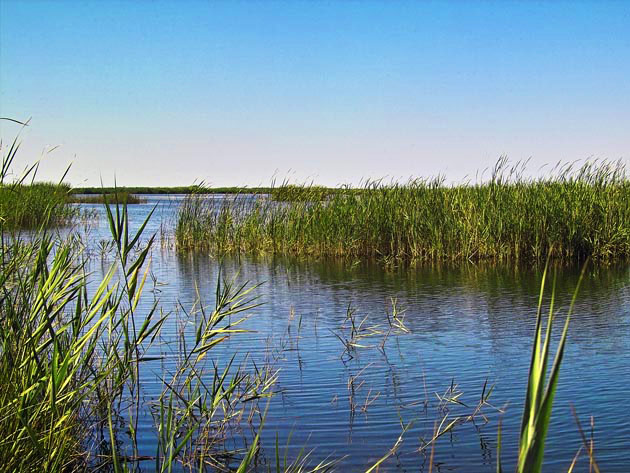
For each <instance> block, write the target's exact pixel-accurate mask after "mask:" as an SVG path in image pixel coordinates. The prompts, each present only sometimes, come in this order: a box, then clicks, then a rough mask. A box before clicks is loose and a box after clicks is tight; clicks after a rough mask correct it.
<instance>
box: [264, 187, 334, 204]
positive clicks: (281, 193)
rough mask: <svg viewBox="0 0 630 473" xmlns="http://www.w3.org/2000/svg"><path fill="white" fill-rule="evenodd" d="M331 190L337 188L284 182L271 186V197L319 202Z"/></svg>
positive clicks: (283, 199) (327, 195)
mask: <svg viewBox="0 0 630 473" xmlns="http://www.w3.org/2000/svg"><path fill="white" fill-rule="evenodd" d="M333 192H337V190H336V189H329V188H327V187H322V186H312V185H305V186H297V185H292V184H285V185H282V186H279V187H274V188H272V189H271V198H272V200H275V201H278V202H321V201H323V200H326V199H327V198H328V197H329V196H330V195H331V194H332V193H333Z"/></svg>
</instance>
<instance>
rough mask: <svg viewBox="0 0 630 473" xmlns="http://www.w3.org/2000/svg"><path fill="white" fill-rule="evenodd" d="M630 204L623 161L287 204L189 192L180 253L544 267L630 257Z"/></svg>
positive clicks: (372, 186) (497, 173) (373, 188)
mask: <svg viewBox="0 0 630 473" xmlns="http://www.w3.org/2000/svg"><path fill="white" fill-rule="evenodd" d="M276 192H280V191H279V190H278V191H276ZM289 192H290V193H291V194H292V195H296V194H298V192H296V191H295V190H294V189H291V190H290V191H289ZM309 192H310V191H309V188H308V187H306V188H304V189H303V193H304V194H303V195H309ZM629 201H630V181H629V180H628V179H627V176H626V172H625V169H624V168H623V166H622V165H621V164H620V163H607V162H602V163H598V164H592V163H590V164H586V165H584V166H583V167H581V168H579V169H573V168H571V167H570V166H567V167H565V168H563V169H560V170H559V171H558V172H556V173H553V174H552V175H551V176H549V177H545V178H539V179H526V178H523V177H522V174H521V170H520V168H516V167H515V168H509V167H508V166H507V163H506V162H505V161H504V160H502V161H500V162H499V163H498V164H497V166H496V168H495V169H494V172H493V175H492V177H491V179H490V180H489V181H488V182H484V183H479V184H462V185H454V186H451V185H447V184H445V183H444V180H443V179H414V180H410V181H409V182H407V183H406V184H384V183H383V182H381V181H377V182H369V183H366V184H365V185H364V186H363V187H362V188H361V189H351V190H346V189H339V190H338V191H337V192H333V193H332V194H330V195H329V196H328V198H327V199H326V200H319V199H307V200H303V199H291V200H290V201H289V202H275V201H273V200H272V199H268V198H265V197H264V196H260V197H258V198H252V197H251V196H238V195H237V196H235V197H233V198H230V199H224V200H216V199H215V200H210V199H205V198H204V197H203V195H201V194H196V195H195V194H193V195H191V196H189V197H188V198H187V199H186V201H185V202H184V204H183V205H182V207H181V208H180V211H179V215H178V220H177V226H176V241H177V244H178V246H179V247H180V248H182V249H192V248H194V249H203V250H208V251H215V252H244V253H247V252H251V253H277V254H289V255H298V256H315V257H347V258H352V259H355V260H356V259H370V258H378V259H382V260H385V261H387V262H396V261H399V262H461V261H481V260H488V261H493V262H517V263H518V262H523V263H531V262H537V263H542V262H544V259H545V257H546V255H547V253H548V251H549V249H550V248H551V247H552V246H553V247H554V258H555V259H557V260H559V261H563V262H575V261H582V260H584V259H585V258H587V257H592V259H594V260H596V261H600V262H609V261H613V260H619V259H627V258H628V257H630V206H629V205H628V202H629Z"/></svg>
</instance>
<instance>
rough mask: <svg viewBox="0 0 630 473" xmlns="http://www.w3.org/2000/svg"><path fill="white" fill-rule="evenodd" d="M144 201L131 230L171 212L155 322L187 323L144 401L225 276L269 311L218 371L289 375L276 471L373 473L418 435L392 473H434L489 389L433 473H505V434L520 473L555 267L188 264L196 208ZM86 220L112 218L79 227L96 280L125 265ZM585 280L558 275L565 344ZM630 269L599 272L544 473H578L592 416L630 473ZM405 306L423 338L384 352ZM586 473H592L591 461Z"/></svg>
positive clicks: (578, 325)
mask: <svg viewBox="0 0 630 473" xmlns="http://www.w3.org/2000/svg"><path fill="white" fill-rule="evenodd" d="M142 197H143V198H144V199H146V200H145V203H143V204H140V205H130V206H129V213H130V217H131V222H132V225H133V226H134V227H136V228H137V227H138V226H139V225H140V224H141V222H142V221H143V219H144V218H145V217H146V215H148V213H149V211H150V210H151V209H152V208H153V206H154V205H156V204H157V208H156V211H155V214H154V216H153V218H152V220H151V222H150V224H149V225H148V227H147V230H146V231H145V234H146V235H150V234H153V233H156V234H157V235H158V237H157V240H156V244H155V247H154V249H153V251H152V261H151V268H152V275H151V280H152V281H153V283H154V284H153V285H152V288H149V289H147V291H146V292H147V293H146V294H145V297H144V299H143V302H142V303H141V304H144V306H143V307H144V309H145V310H148V307H149V306H150V305H151V304H152V303H153V301H154V299H155V298H157V299H159V303H160V306H161V307H162V308H163V309H164V310H165V311H172V312H173V317H171V318H169V319H168V320H167V322H166V323H165V325H164V326H163V328H162V332H161V337H160V344H159V345H156V347H155V348H154V350H155V351H156V354H159V355H160V356H162V357H163V359H162V360H161V361H159V362H151V363H147V364H146V365H144V366H143V368H142V372H141V378H142V382H143V395H144V397H145V398H146V399H150V398H151V397H152V396H154V395H156V394H157V393H158V389H161V382H159V379H158V376H159V375H161V374H162V373H164V371H165V370H166V371H168V368H169V366H171V365H172V364H173V363H175V360H176V359H177V350H178V344H177V340H178V333H179V331H180V330H181V327H182V320H183V319H182V317H183V315H182V314H181V311H179V310H178V307H191V306H192V305H193V304H194V303H195V301H196V300H197V298H198V296H199V297H200V298H201V300H202V302H203V303H204V304H206V305H207V306H213V305H214V298H215V289H216V282H217V278H218V277H219V274H220V272H222V274H223V275H224V276H227V277H235V278H236V279H237V280H238V281H242V282H245V281H251V282H253V283H260V284H261V285H260V286H259V287H258V288H257V289H256V290H255V292H256V294H257V295H259V296H260V300H259V301H260V302H262V303H263V304H262V305H261V306H259V307H256V308H255V309H253V310H252V311H251V312H250V314H249V315H250V317H249V318H248V320H247V321H246V322H245V327H246V328H248V329H250V330H251V331H249V332H247V333H243V334H236V335H235V336H234V337H233V338H232V339H230V340H228V341H227V342H226V343H224V344H221V345H219V346H218V347H217V349H216V351H215V350H213V351H212V356H213V357H214V359H215V360H216V361H217V362H221V361H222V360H223V361H225V360H227V359H228V358H229V357H230V356H231V355H232V354H233V353H234V352H238V359H239V360H243V359H245V357H246V356H249V357H250V359H251V360H255V361H257V362H258V363H259V364H263V363H264V362H265V361H267V362H269V363H271V364H272V365H273V366H274V367H275V368H277V369H279V375H278V376H279V377H278V381H277V383H276V386H275V391H277V394H276V395H275V396H274V397H273V398H272V400H271V402H270V405H269V411H268V413H267V417H266V422H265V426H264V429H263V434H262V437H261V440H262V445H263V451H262V457H261V460H260V461H261V462H264V461H265V458H266V459H267V460H268V461H269V462H270V464H274V462H275V457H274V455H275V452H274V448H275V442H276V436H278V442H279V445H280V448H281V450H282V451H284V448H285V446H287V444H288V449H289V453H288V455H289V457H291V456H295V455H297V452H298V451H299V450H300V449H301V448H302V447H305V448H306V450H307V451H308V450H311V449H313V452H312V453H311V460H312V462H313V463H318V462H319V461H322V460H324V459H326V458H329V459H330V458H342V459H341V462H340V465H339V467H338V468H339V470H340V471H365V470H366V469H367V468H369V467H370V466H371V465H372V464H373V463H374V462H375V461H377V460H378V459H379V458H380V457H382V456H383V455H385V454H386V453H387V452H388V450H389V449H390V448H392V446H394V444H395V443H396V442H397V440H398V438H399V436H400V435H401V432H402V426H403V425H408V423H410V422H412V421H413V425H412V426H411V427H410V428H409V429H408V430H407V431H406V432H405V434H404V435H403V437H402V444H401V445H400V446H399V449H398V450H397V453H396V455H394V456H392V457H391V458H389V459H388V460H387V461H386V462H385V463H384V464H383V465H382V466H381V468H380V471H414V472H417V471H427V472H428V471H429V457H430V455H431V447H428V448H424V449H423V446H424V442H425V441H428V440H430V439H431V437H432V435H433V432H434V430H435V427H436V421H438V422H440V421H441V420H442V419H444V417H445V416H448V417H446V419H447V420H446V421H445V423H444V424H443V425H442V427H445V426H446V425H447V424H448V423H449V422H450V421H451V420H453V419H455V418H456V417H457V416H467V415H469V414H470V413H471V412H473V411H474V408H475V406H477V403H478V401H479V398H480V396H481V393H482V390H483V387H484V383H485V382H486V380H487V381H488V387H489V386H490V385H492V384H495V386H496V387H495V389H494V391H493V392H492V396H491V397H490V400H489V401H490V403H491V404H492V406H484V408H483V410H482V412H481V413H480V414H477V415H476V416H475V422H466V423H462V424H461V425H457V426H456V427H455V428H454V429H453V430H452V431H451V432H449V433H447V434H445V435H443V436H442V437H440V438H439V439H438V440H437V441H436V442H435V444H434V445H435V446H434V448H435V451H434V452H433V457H434V467H433V471H440V472H446V471H461V472H491V471H495V470H496V443H497V426H498V423H499V420H500V419H501V421H502V430H503V433H502V436H503V447H502V458H503V465H504V469H505V471H514V469H515V459H516V457H517V442H518V430H519V427H520V420H521V414H522V403H523V397H524V392H525V387H526V381H527V380H526V377H527V371H528V367H529V361H530V354H531V344H532V335H533V331H534V323H535V316H536V307H537V305H538V297H539V289H540V281H541V277H542V268H535V269H523V268H518V269H517V268H509V267H496V266H475V265H472V264H471V265H463V266H458V267H452V268H447V267H420V268H406V269H402V268H384V267H382V266H380V265H378V264H367V263H354V264H353V263H351V262H330V261H328V262H323V261H304V260H301V261H295V260H291V259H287V258H272V257H269V258H236V257H230V258H222V259H219V258H216V257H213V256H209V255H204V254H198V253H179V252H177V251H176V250H175V249H174V246H173V240H172V233H173V228H174V224H175V218H176V211H177V207H178V205H179V202H180V201H181V200H180V199H181V198H182V197H179V196H151V195H149V196H142ZM213 198H217V199H220V198H222V197H221V196H214V197H213ZM81 207H82V208H84V209H86V210H93V211H94V212H95V213H96V214H99V215H100V218H96V219H91V220H89V221H87V222H85V223H84V224H80V225H78V226H77V228H76V230H77V231H78V232H79V233H81V234H82V235H83V239H84V241H85V242H86V252H87V254H89V255H90V256H91V258H90V265H91V269H92V270H93V271H95V277H97V275H98V273H99V271H101V270H105V269H107V268H108V267H109V264H110V263H111V261H110V258H108V256H107V249H106V248H105V244H104V242H105V241H106V240H107V239H108V238H109V231H108V227H107V222H106V220H105V218H103V216H104V211H103V207H102V206H99V205H81ZM579 270H580V268H557V269H556V270H555V278H556V307H557V308H558V314H559V318H558V321H557V324H556V326H555V331H554V342H557V340H558V338H559V335H560V332H561V328H562V322H563V320H564V317H563V316H564V314H566V309H567V307H568V304H569V302H570V299H571V296H572V294H573V290H574V288H575V286H576V284H577V280H578V277H579ZM628 270H629V268H628V267H627V266H615V267H592V266H591V267H590V268H589V269H588V270H587V272H586V277H585V280H584V282H583V286H582V288H581V290H580V293H579V297H578V302H577V304H576V308H575V311H574V315H573V318H572V321H571V325H570V331H569V339H568V346H567V351H566V353H565V359H564V363H563V365H562V369H561V374H560V383H559V386H558V391H557V395H556V400H555V403H554V409H553V415H552V423H551V427H550V431H549V436H548V441H547V447H546V451H545V471H548V472H556V471H565V472H566V471H567V469H568V468H569V465H570V464H571V461H572V459H573V457H574V455H575V454H576V452H577V451H578V449H579V448H580V445H581V440H580V435H579V432H578V429H577V426H576V422H575V420H574V418H573V416H572V414H571V406H574V408H575V410H576V411H577V413H578V415H579V417H580V420H581V422H582V424H583V426H584V427H588V430H589V432H588V435H590V416H593V418H594V422H595V423H594V438H595V453H596V458H597V460H598V463H599V466H600V468H601V470H602V471H606V472H627V471H630V453H629V452H630V422H629V421H628V418H627V414H626V412H625V408H624V407H623V406H624V405H625V400H626V397H627V393H628V383H629V382H630V350H629V348H630V286H629V284H628V283H629V281H630V279H629V278H630V273H629V271H628ZM553 272H554V271H552V273H553ZM551 283H552V281H551V279H550V280H549V285H551ZM549 294H550V293H548V295H549ZM548 300H549V298H548V297H547V298H546V301H547V302H548ZM394 307H395V308H396V309H397V310H398V311H402V313H403V314H404V325H405V327H406V328H407V329H408V331H409V332H408V333H406V332H404V331H402V330H393V331H392V332H391V333H390V334H389V336H387V337H386V336H385V334H386V333H387V332H388V328H389V324H388V316H387V314H388V313H389V314H390V315H391V314H392V311H393V309H394ZM349 310H350V311H351V312H353V314H355V315H354V317H355V320H356V321H357V322H361V321H363V326H362V327H363V328H366V329H367V328H368V327H370V328H372V329H373V330H372V333H371V335H370V336H366V337H364V338H362V339H361V340H360V344H361V345H363V346H362V347H357V348H356V349H354V350H352V352H351V353H350V354H351V355H352V358H351V357H350V356H348V353H347V352H346V353H344V344H343V343H342V341H341V340H340V338H341V339H343V338H344V337H345V336H347V335H348V333H349V323H348V321H347V315H348V311H349ZM362 333H369V330H364V332H362ZM555 346H556V345H555V343H554V345H553V347H554V349H555ZM451 388H454V389H452V392H450V393H449V390H451ZM436 393H437V394H436ZM445 393H447V397H449V396H450V397H454V396H457V394H458V393H461V395H460V396H459V397H457V399H458V400H459V401H462V402H463V403H464V404H466V406H464V405H460V404H456V403H444V402H443V401H441V400H440V397H443V395H444V394H445ZM438 395H439V396H438ZM352 406H354V409H353V408H352ZM499 408H500V409H502V411H503V413H501V412H499V410H498V409H499ZM145 414H146V415H145V417H143V418H142V419H141V422H140V430H139V439H140V450H141V452H140V453H141V454H146V455H152V454H153V453H154V452H155V436H156V433H155V427H154V424H153V419H152V418H151V416H150V415H148V411H147V412H145ZM481 414H485V416H486V418H485V419H484V418H483V417H482V416H481ZM274 466H275V465H274ZM147 468H150V466H149V465H147ZM263 469H264V470H265V471H266V467H264V468H263ZM147 471H150V470H147ZM576 471H588V461H587V459H586V456H585V455H582V459H581V460H580V462H579V463H578V468H577V469H576Z"/></svg>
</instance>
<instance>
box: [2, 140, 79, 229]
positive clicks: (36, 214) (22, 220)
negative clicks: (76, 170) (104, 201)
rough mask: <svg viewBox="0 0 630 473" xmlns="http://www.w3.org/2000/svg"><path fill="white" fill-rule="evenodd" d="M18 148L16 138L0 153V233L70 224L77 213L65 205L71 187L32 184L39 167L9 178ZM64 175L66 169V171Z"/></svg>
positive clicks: (47, 183)
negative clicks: (0, 155)
mask: <svg viewBox="0 0 630 473" xmlns="http://www.w3.org/2000/svg"><path fill="white" fill-rule="evenodd" d="M19 148H20V144H19V142H18V139H17V138H16V139H15V140H13V142H12V143H11V145H10V146H9V147H8V149H7V148H6V147H3V146H2V143H1V142H0V151H1V152H2V159H1V162H0V225H1V226H2V230H15V229H20V228H35V227H40V226H49V225H58V224H63V223H66V222H68V221H70V220H71V219H72V218H73V217H74V216H76V214H77V210H76V209H73V208H72V207H71V206H69V205H68V203H67V196H68V193H69V192H70V186H68V185H67V184H64V183H63V179H64V178H65V176H66V174H64V176H63V177H62V179H61V180H60V181H59V183H53V182H35V177H36V174H37V168H38V164H37V163H36V164H34V165H32V166H30V167H28V168H27V169H26V170H25V171H24V172H23V173H21V174H19V175H14V176H12V179H10V177H11V168H12V166H13V165H14V163H15V157H16V155H17V152H18V150H19ZM66 173H67V170H66Z"/></svg>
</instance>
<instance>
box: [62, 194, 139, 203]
mask: <svg viewBox="0 0 630 473" xmlns="http://www.w3.org/2000/svg"><path fill="white" fill-rule="evenodd" d="M68 202H70V203H73V204H105V203H107V204H111V203H115V202H120V203H122V204H128V205H132V204H143V203H144V202H145V200H144V199H142V198H141V197H138V196H137V195H134V194H130V193H128V192H124V191H123V192H118V193H116V194H101V195H94V194H86V195H80V194H70V195H69V196H68Z"/></svg>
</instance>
